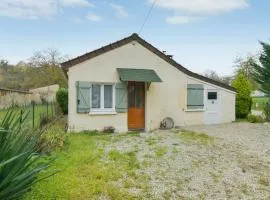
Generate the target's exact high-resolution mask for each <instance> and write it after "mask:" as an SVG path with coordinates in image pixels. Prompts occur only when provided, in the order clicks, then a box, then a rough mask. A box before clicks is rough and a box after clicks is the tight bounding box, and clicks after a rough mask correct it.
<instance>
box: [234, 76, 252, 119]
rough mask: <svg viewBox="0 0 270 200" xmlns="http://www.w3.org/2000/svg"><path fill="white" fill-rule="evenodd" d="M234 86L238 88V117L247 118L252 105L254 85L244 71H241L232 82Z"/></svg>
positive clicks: (236, 105) (236, 108)
mask: <svg viewBox="0 0 270 200" xmlns="http://www.w3.org/2000/svg"><path fill="white" fill-rule="evenodd" d="M232 86H233V87H234V88H236V90H237V94H236V103H235V111H236V117H237V118H246V117H247V115H248V114H249V113H250V110H251V107H252V98H251V96H250V95H251V92H252V85H251V83H250V81H249V80H248V79H247V78H246V76H245V75H244V73H242V72H240V73H238V75H237V77H236V79H235V80H234V81H233V82H232Z"/></svg>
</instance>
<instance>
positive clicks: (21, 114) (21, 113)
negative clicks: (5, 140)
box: [20, 109, 23, 129]
mask: <svg viewBox="0 0 270 200" xmlns="http://www.w3.org/2000/svg"><path fill="white" fill-rule="evenodd" d="M22 117H23V110H22V109H21V112H20V129H21V127H22Z"/></svg>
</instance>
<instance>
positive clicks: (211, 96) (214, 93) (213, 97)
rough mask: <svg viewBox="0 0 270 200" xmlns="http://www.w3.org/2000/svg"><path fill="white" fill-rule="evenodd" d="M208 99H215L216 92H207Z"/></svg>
mask: <svg viewBox="0 0 270 200" xmlns="http://www.w3.org/2000/svg"><path fill="white" fill-rule="evenodd" d="M208 100H217V92H208Z"/></svg>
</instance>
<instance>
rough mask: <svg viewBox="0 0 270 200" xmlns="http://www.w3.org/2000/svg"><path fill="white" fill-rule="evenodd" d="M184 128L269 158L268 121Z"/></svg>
mask: <svg viewBox="0 0 270 200" xmlns="http://www.w3.org/2000/svg"><path fill="white" fill-rule="evenodd" d="M186 129H187V130H192V131H196V132H204V133H207V134H208V135H211V136H214V137H217V138H221V139H223V142H224V143H230V144H234V145H237V146H238V147H239V149H240V150H244V151H245V152H246V153H255V154H260V156H266V157H268V159H269V158H270V123H266V124H252V123H231V124H221V125H209V126H206V125H199V126H190V127H186Z"/></svg>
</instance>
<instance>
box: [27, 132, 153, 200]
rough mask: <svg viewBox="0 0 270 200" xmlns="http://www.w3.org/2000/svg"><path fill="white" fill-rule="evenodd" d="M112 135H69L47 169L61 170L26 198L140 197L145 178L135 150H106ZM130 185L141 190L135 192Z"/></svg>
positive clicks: (145, 191) (41, 183)
mask: <svg viewBox="0 0 270 200" xmlns="http://www.w3.org/2000/svg"><path fill="white" fill-rule="evenodd" d="M114 137H118V136H112V135H98V134H90V133H74V134H70V135H69V136H68V141H69V142H68V145H67V146H66V147H64V148H62V149H59V150H57V151H55V152H54V153H53V154H52V156H53V157H56V158H57V159H56V161H55V165H54V167H51V168H50V169H49V171H51V170H56V169H57V170H60V172H59V173H58V174H56V175H55V176H53V177H52V178H50V179H48V180H45V181H43V182H40V183H38V184H37V185H36V186H35V187H34V188H33V190H32V191H31V192H30V193H29V194H28V195H27V196H26V197H25V199H76V200H77V199H78V200H80V199H99V198H103V197H105V199H106V198H108V199H141V198H142V196H140V195H142V194H143V195H147V190H148V185H147V182H148V177H146V176H141V175H138V174H137V173H136V170H137V169H139V168H140V165H139V162H138V161H137V157H136V152H133V151H131V152H125V153H122V152H120V151H118V150H115V149H112V150H110V151H109V152H106V151H105V146H106V145H107V144H109V143H112V142H113V138H114ZM119 137H121V136H119ZM131 137H132V136H131ZM131 188H136V189H139V190H142V192H140V193H139V194H137V195H135V194H134V193H131V192H130V189H131Z"/></svg>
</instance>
